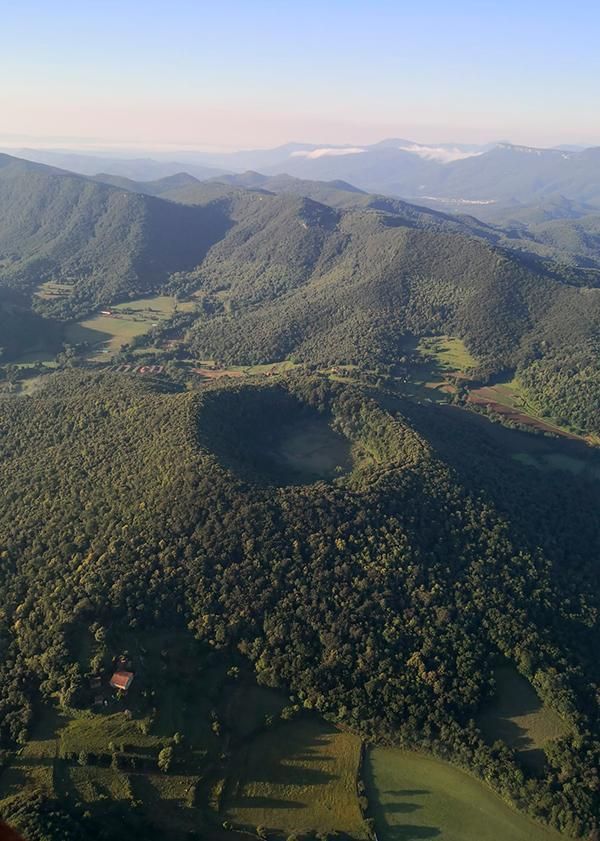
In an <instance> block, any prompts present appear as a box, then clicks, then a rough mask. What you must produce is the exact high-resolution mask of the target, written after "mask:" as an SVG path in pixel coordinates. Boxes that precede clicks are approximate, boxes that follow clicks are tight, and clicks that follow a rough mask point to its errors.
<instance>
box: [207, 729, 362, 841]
mask: <svg viewBox="0 0 600 841" xmlns="http://www.w3.org/2000/svg"><path fill="white" fill-rule="evenodd" d="M359 757H360V741H359V739H358V737H356V736H353V735H351V734H349V733H342V732H340V731H339V730H336V729H335V728H333V727H331V726H330V725H327V724H325V723H324V722H321V721H319V720H318V719H316V718H315V719H312V718H310V719H309V718H300V719H296V720H295V721H291V722H286V723H283V724H280V725H278V726H277V727H275V728H273V729H272V730H269V731H267V732H265V733H262V734H260V735H259V736H257V737H256V738H255V739H253V740H252V741H251V742H250V743H249V744H248V745H247V746H245V747H244V748H242V750H241V751H239V752H238V754H237V755H236V756H234V758H233V762H232V764H231V772H230V775H229V777H228V779H227V783H226V788H225V796H224V801H223V812H224V814H225V815H226V817H227V818H228V820H230V821H232V822H233V823H235V824H236V825H243V826H245V827H256V826H265V827H267V828H269V829H270V830H272V831H276V832H278V833H283V834H284V836H285V835H286V834H290V833H293V832H301V831H308V830H319V831H321V832H335V831H338V832H344V833H347V834H348V835H350V836H352V837H353V838H356V839H363V838H366V837H367V835H366V832H365V826H364V823H363V820H362V817H361V814H360V810H359V807H358V800H357V795H356V774H357V770H358V763H359Z"/></svg>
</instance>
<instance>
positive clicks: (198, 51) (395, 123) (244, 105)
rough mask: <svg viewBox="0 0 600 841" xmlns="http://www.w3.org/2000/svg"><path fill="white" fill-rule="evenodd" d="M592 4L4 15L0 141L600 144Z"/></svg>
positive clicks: (108, 5)
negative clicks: (398, 139) (396, 140)
mask: <svg viewBox="0 0 600 841" xmlns="http://www.w3.org/2000/svg"><path fill="white" fill-rule="evenodd" d="M599 41H600V3H598V2H597V0H594V2H590V0H574V2H571V3H565V2H564V0H561V2H556V0H519V2H516V0H501V2H495V0H477V2H475V0H443V2H441V0H423V2H415V0H410V2H404V0H392V1H391V2H388V0H363V2H355V0H346V2H341V1H340V0H317V2H315V1H314V0H303V2H299V0H295V2H292V0H279V2H266V0H246V1H245V2H241V1H240V0H223V1H222V2H219V1H218V0H210V2H206V0H169V2H159V0H119V1H118V2H116V0H102V2H98V1H97V0H77V2H71V0H18V2H17V0H7V2H6V3H4V4H3V9H2V21H1V25H0V71H1V75H0V79H1V80H2V81H1V84H0V144H1V145H4V146H7V145H14V146H21V145H30V146H54V147H63V148H82V149H84V148H86V149H102V148H105V149H108V148H131V149H148V150H151V149H156V150H158V149H166V150H169V149H198V150H206V151H211V150H212V151H216V150H219V151H227V150H230V149H231V150H233V149H240V148H256V147H271V146H276V145H279V144H281V143H285V142H288V141H292V140H295V141H302V142H315V143H330V144H338V143H349V144H367V143H373V142H377V141H379V140H382V139H383V138H386V137H403V138H409V139H411V140H415V141H418V142H423V143H438V142H468V143H480V142H491V141H498V140H510V141H511V142H514V143H524V144H528V145H538V146H549V145H557V144H561V143H573V144H587V145H600V49H599V48H598V43H599Z"/></svg>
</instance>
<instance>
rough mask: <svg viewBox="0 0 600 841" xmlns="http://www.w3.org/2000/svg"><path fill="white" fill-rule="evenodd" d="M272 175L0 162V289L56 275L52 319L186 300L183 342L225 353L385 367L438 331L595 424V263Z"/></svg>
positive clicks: (470, 222) (44, 304)
mask: <svg viewBox="0 0 600 841" xmlns="http://www.w3.org/2000/svg"><path fill="white" fill-rule="evenodd" d="M113 180H114V179H113ZM287 181H288V182H289V179H287ZM292 181H293V179H292ZM283 182H286V179H285V178H283V179H282V178H280V179H279V185H280V188H281V190H282V192H281V193H277V194H274V193H273V192H271V191H269V190H264V189H262V188H259V189H252V190H248V189H244V188H241V187H238V186H235V185H233V186H232V185H229V184H223V183H215V182H212V183H200V182H197V181H196V180H195V179H190V178H189V177H185V176H182V175H177V176H174V177H173V178H172V179H164V180H163V181H162V182H160V183H159V182H155V183H154V185H153V186H152V185H145V186H144V185H140V191H139V192H133V191H132V190H130V189H123V186H121V187H117V186H113V185H107V184H102V183H99V182H97V181H94V180H92V179H87V178H84V177H81V176H75V175H71V174H68V173H64V172H61V171H58V170H53V169H50V168H47V167H44V166H41V165H37V164H30V163H28V162H24V161H19V160H17V159H15V158H10V157H8V156H2V157H1V158H0V209H1V211H2V214H1V216H0V285H3V286H5V287H6V286H9V287H12V288H16V289H19V290H20V291H21V292H22V293H23V292H24V293H27V295H29V296H30V297H31V295H32V294H33V293H34V291H35V290H36V289H38V288H39V286H40V284H41V283H42V282H43V281H46V280H51V281H58V282H60V283H61V284H63V289H65V288H66V289H67V290H69V292H70V294H68V295H61V296H59V297H58V298H56V299H52V300H51V301H48V300H41V299H39V298H38V299H34V300H35V307H36V308H37V309H38V310H41V311H43V312H45V313H46V314H49V315H52V316H63V317H73V316H74V315H81V314H87V313H90V312H92V311H93V310H94V309H95V308H97V307H98V306H99V305H106V304H109V303H114V302H116V301H119V300H126V299H127V298H128V297H131V296H132V295H139V294H140V293H142V294H143V293H145V292H146V293H147V292H151V291H158V290H162V289H168V290H169V291H171V292H173V293H175V294H178V295H183V296H185V295H190V294H191V293H195V294H196V295H199V298H198V300H201V301H202V306H201V307H200V308H199V310H198V312H197V313H196V314H195V315H194V316H193V317H190V318H189V319H188V327H189V328H190V329H189V332H188V334H187V337H186V339H187V342H188V344H189V346H190V347H191V349H192V350H193V352H195V353H196V354H198V355H200V357H205V358H206V357H209V358H217V359H220V360H222V361H226V362H232V363H246V362H264V363H268V362H272V361H275V360H281V359H285V358H288V357H290V356H293V357H295V358H297V359H299V360H303V361H307V362H311V363H318V364H323V363H325V364H330V363H355V364H360V365H363V366H367V367H368V366H371V367H372V366H374V365H377V364H394V363H396V361H397V360H398V358H399V357H400V356H402V355H403V342H404V340H405V337H406V336H407V335H408V334H410V335H427V334H432V333H433V334H436V333H438V334H439V333H450V334H452V335H455V336H458V337H460V338H461V339H463V340H464V341H465V343H466V345H467V347H468V348H469V350H470V351H471V352H472V353H473V354H474V355H475V356H476V357H477V359H478V360H479V363H480V374H481V376H482V377H487V376H489V375H492V374H497V373H499V372H501V371H504V370H506V369H515V368H516V369H518V370H519V372H521V373H522V377H523V379H524V380H526V382H527V386H528V388H529V390H530V392H531V394H532V395H533V396H534V398H535V399H536V400H537V401H538V402H539V403H540V404H541V405H545V406H546V407H548V408H549V409H550V410H551V414H552V415H553V416H554V417H556V418H560V419H564V420H565V421H567V422H568V423H571V424H572V425H573V426H575V427H577V428H578V429H580V430H582V431H587V432H593V431H596V432H597V431H598V429H599V426H598V424H599V421H598V417H599V415H600V413H598V395H599V393H600V370H599V366H600V361H599V354H598V342H599V341H600V339H599V330H600V289H599V288H595V285H596V284H597V278H598V273H597V272H593V271H591V270H588V269H586V270H584V269H581V268H579V267H577V266H572V265H571V266H567V265H559V264H558V263H556V262H555V261H554V260H552V259H550V258H548V259H542V258H541V257H540V255H539V254H535V253H534V254H531V253H528V250H527V244H526V242H525V243H524V242H522V241H519V248H520V250H519V251H516V250H514V249H511V248H508V247H507V242H508V239H507V237H506V236H504V235H503V234H502V233H501V232H500V231H499V230H498V229H495V228H493V227H490V226H487V225H484V224H483V223H480V222H478V221H477V220H476V219H473V218H470V217H453V216H449V215H447V214H443V213H439V212H436V211H433V210H428V209H426V208H422V207H417V206H415V205H411V204H408V203H406V202H402V201H399V200H393V199H385V198H383V197H377V196H367V195H363V194H361V193H357V192H353V191H351V190H348V189H347V187H346V186H345V185H343V184H335V185H332V184H329V185H322V187H320V188H319V187H318V185H317V187H314V188H313V195H317V194H320V192H321V193H323V196H322V197H323V198H326V197H329V199H330V201H331V202H332V204H324V203H323V202H321V201H316V200H315V199H314V198H309V197H307V196H303V195H300V194H297V189H306V188H307V185H306V184H303V186H301V187H298V185H297V184H293V190H291V192H290V189H289V183H288V186H287V187H285V185H284V184H283ZM144 190H145V191H146V192H148V191H154V192H158V193H160V194H161V197H160V198H159V197H156V196H151V195H147V194H146V192H143V191H144ZM349 197H350V198H349ZM175 199H177V200H175ZM347 200H348V201H347ZM183 202H187V203H188V204H184V203H183ZM356 203H358V205H356ZM332 205H335V206H332Z"/></svg>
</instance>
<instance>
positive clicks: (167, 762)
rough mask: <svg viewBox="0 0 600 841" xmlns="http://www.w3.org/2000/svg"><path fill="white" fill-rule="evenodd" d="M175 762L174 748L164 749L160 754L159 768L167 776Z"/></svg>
mask: <svg viewBox="0 0 600 841" xmlns="http://www.w3.org/2000/svg"><path fill="white" fill-rule="evenodd" d="M172 762H173V748H172V747H166V748H163V749H162V750H161V751H160V753H159V754H158V767H159V769H160V770H161V771H163V772H164V773H165V774H166V773H167V772H168V770H169V768H170V767H171V764H172Z"/></svg>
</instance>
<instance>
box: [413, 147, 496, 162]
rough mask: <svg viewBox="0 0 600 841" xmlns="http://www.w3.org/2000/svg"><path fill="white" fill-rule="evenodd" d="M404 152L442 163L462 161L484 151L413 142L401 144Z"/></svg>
mask: <svg viewBox="0 0 600 841" xmlns="http://www.w3.org/2000/svg"><path fill="white" fill-rule="evenodd" d="M398 148H399V149H400V150H401V151H402V152H412V153H413V154H414V155H418V156H419V157H420V158H425V159H426V160H428V161H439V163H442V164H449V163H452V161H462V160H463V159H464V158H475V157H477V155H482V154H483V152H470V151H466V150H465V149H461V148H460V147H459V146H419V144H418V143H413V144H412V145H411V146H399V147H398Z"/></svg>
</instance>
